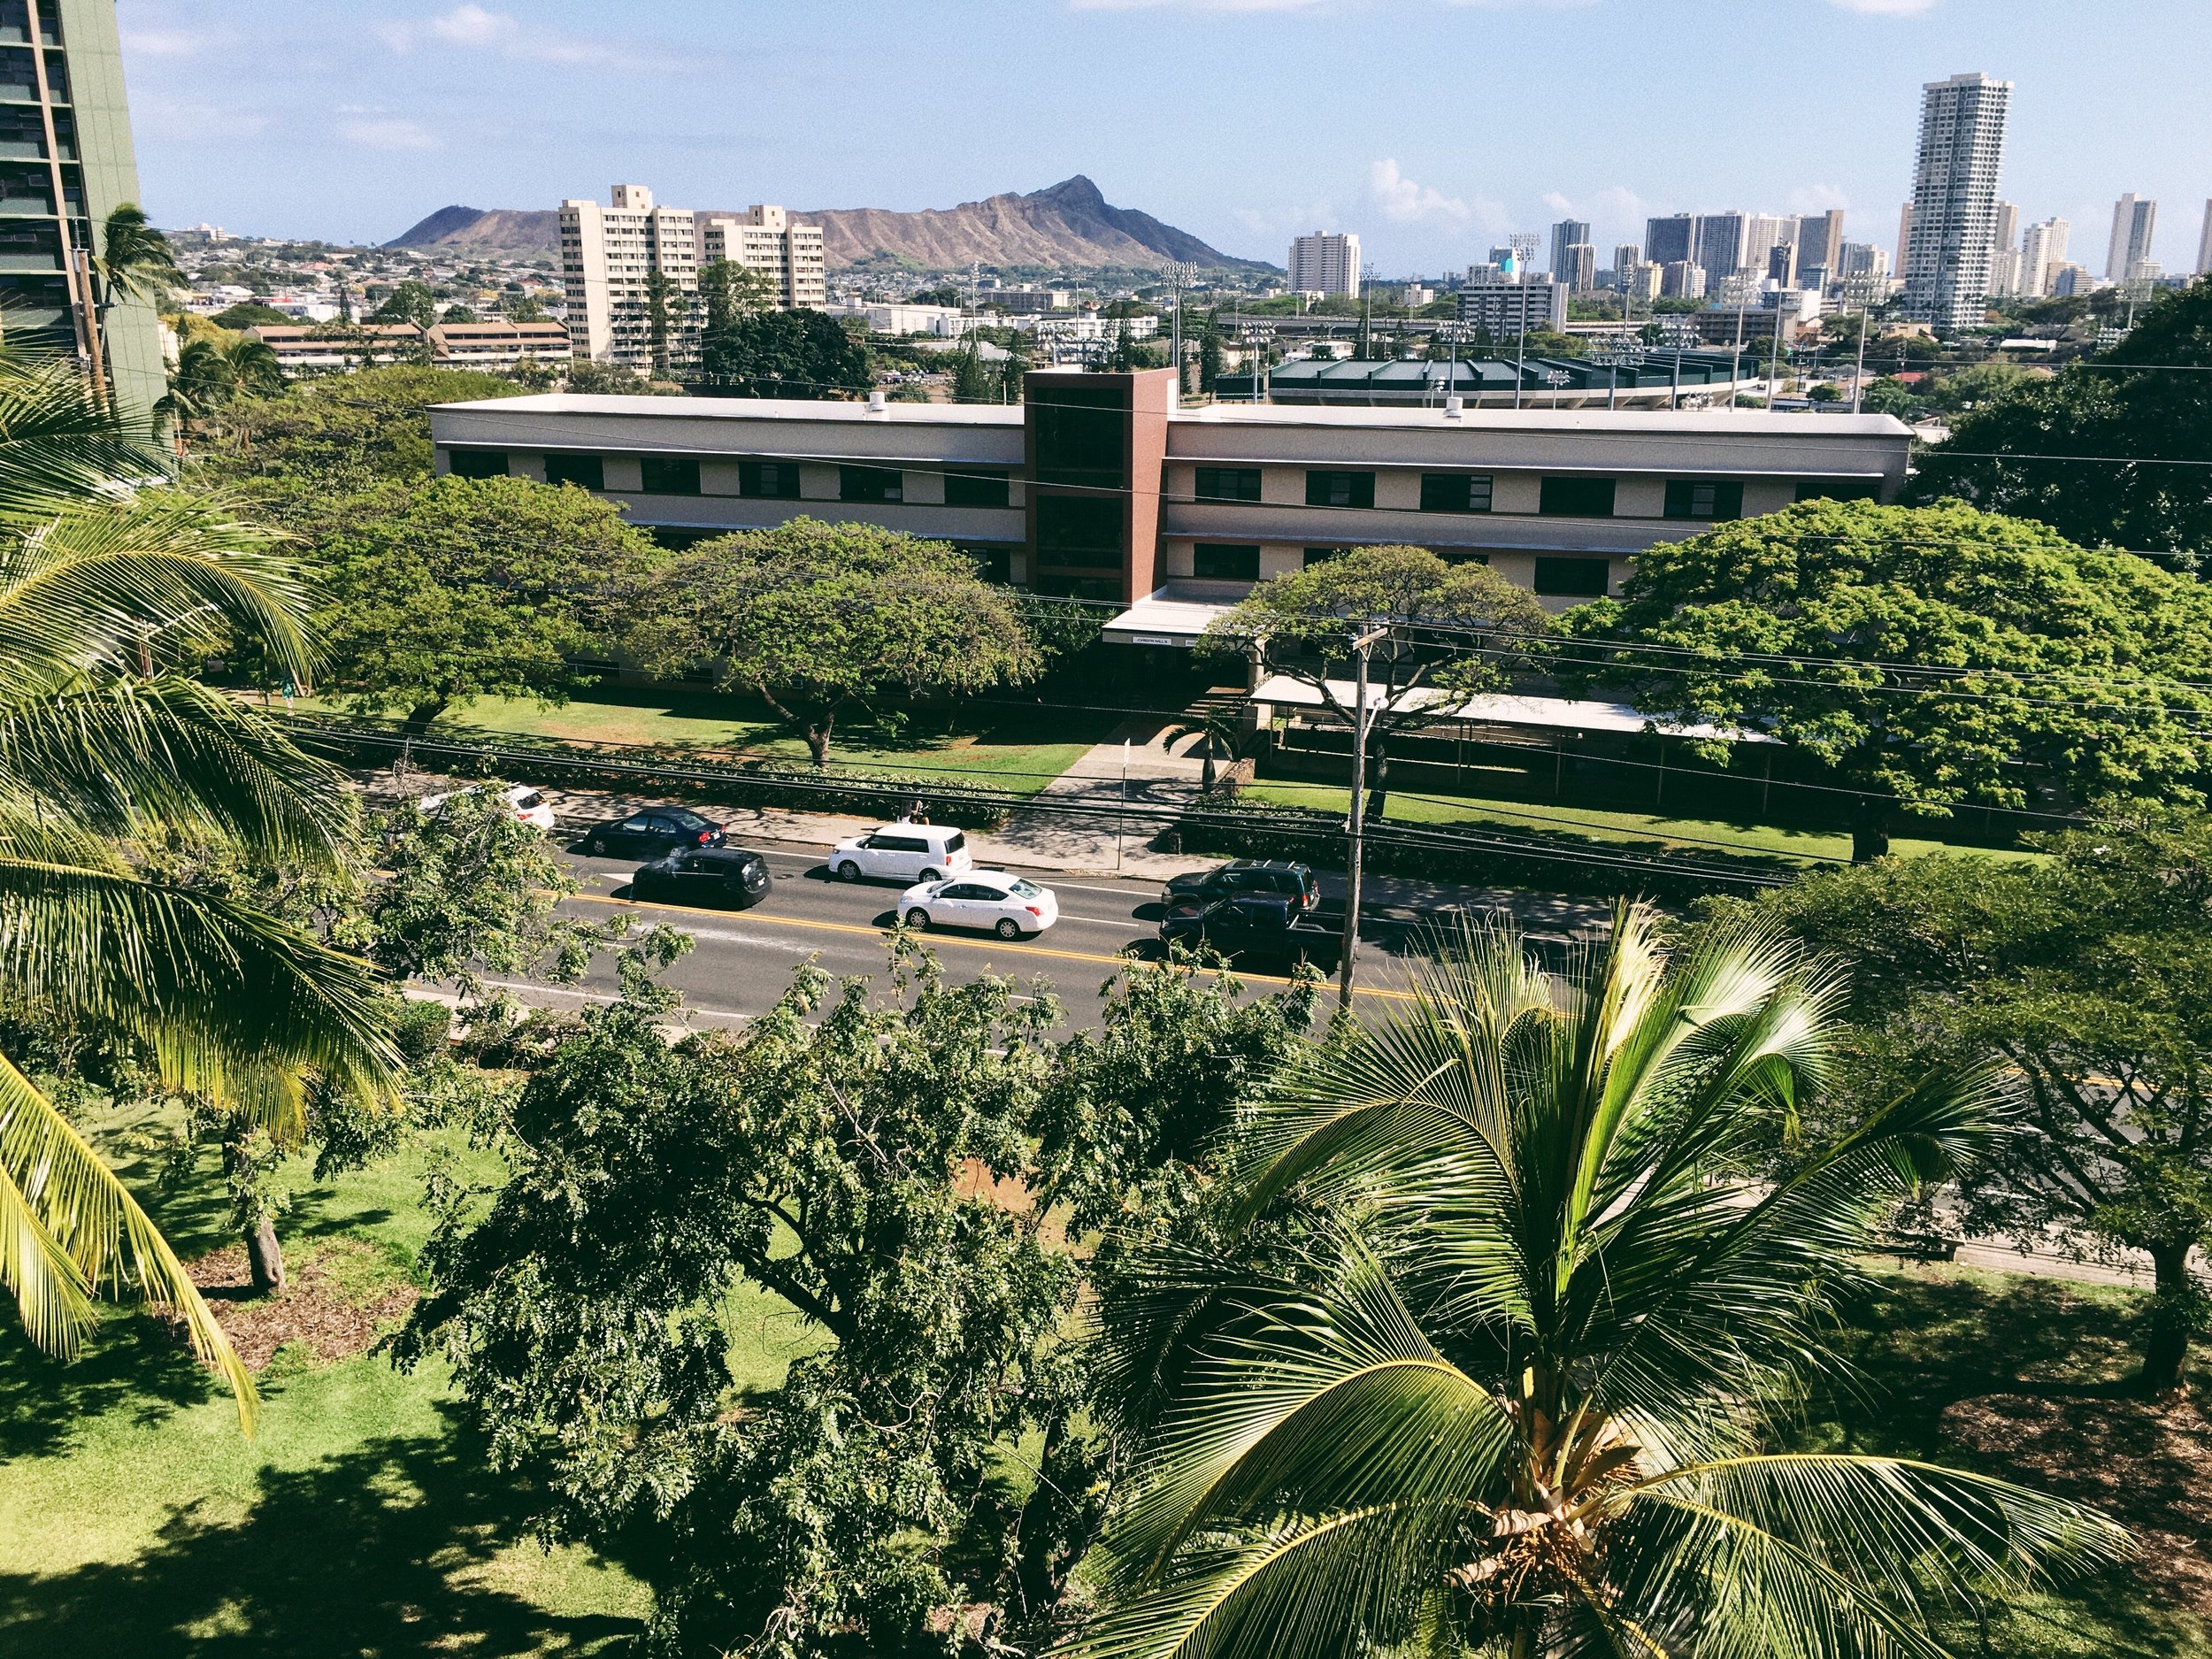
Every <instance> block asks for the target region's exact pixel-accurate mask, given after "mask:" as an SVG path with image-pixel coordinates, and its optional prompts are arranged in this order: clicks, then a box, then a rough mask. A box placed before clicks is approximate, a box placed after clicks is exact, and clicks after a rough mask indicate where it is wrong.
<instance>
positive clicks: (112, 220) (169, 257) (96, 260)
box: [92, 202, 185, 309]
mask: <svg viewBox="0 0 2212 1659" xmlns="http://www.w3.org/2000/svg"><path fill="white" fill-rule="evenodd" d="M92 269H93V272H94V273H95V274H96V276H98V277H99V279H100V281H101V284H102V286H103V287H104V288H106V289H107V295H106V300H105V304H112V303H114V302H115V301H116V300H117V299H119V298H123V299H135V300H144V301H145V302H146V303H149V304H152V303H155V302H157V301H158V300H159V299H160V298H161V296H162V293H163V291H164V290H165V289H167V288H182V287H184V286H185V275H184V273H183V272H182V271H180V270H179V269H178V268H177V257H176V255H175V254H174V253H173V251H171V250H170V247H169V239H168V238H167V237H166V236H165V235H163V234H161V233H160V232H159V231H157V230H156V229H155V228H154V227H153V226H152V225H150V224H149V223H148V222H147V219H146V213H145V210H144V209H142V207H140V206H139V205H138V204H137V203H135V202H123V203H119V204H117V206H116V208H115V210H114V211H112V212H111V213H110V214H109V215H108V216H107V219H105V221H104V222H103V224H102V225H101V227H100V251H99V252H98V253H97V254H96V255H95V256H94V257H93V259H92ZM104 308H105V306H103V309H104Z"/></svg>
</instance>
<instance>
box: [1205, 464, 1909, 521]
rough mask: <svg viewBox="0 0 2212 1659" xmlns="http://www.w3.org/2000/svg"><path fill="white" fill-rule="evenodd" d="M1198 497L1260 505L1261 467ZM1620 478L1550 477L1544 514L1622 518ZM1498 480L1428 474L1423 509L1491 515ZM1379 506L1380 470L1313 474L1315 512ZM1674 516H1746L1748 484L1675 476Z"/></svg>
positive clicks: (1210, 484) (1848, 487)
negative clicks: (1617, 497)
mask: <svg viewBox="0 0 2212 1659" xmlns="http://www.w3.org/2000/svg"><path fill="white" fill-rule="evenodd" d="M1196 471H1197V474H1198V476H1197V480H1196V488H1195V491H1194V494H1195V495H1196V496H1197V498H1198V499H1199V500H1200V501H1207V502H1256V501H1258V500H1259V499H1260V469H1259V468H1258V467H1256V466H1202V467H1199V468H1198V469H1196ZM1617 483H1618V480H1616V479H1610V478H1593V477H1589V476H1586V475H1581V474H1574V475H1569V476H1566V477H1560V478H1547V479H1545V480H1542V482H1541V484H1540V487H1539V489H1538V500H1537V509H1536V510H1537V511H1538V512H1540V513H1544V514H1548V515H1551V516H1555V517H1559V518H1612V517H1613V516H1614V508H1613V501H1614V494H1615V487H1616V485H1617ZM1491 488H1492V480H1491V478H1490V475H1489V474H1487V473H1485V472H1424V473H1422V474H1421V511H1423V512H1488V511H1490V507H1491ZM1796 494H1797V499H1798V500H1800V501H1810V500H1813V499H1814V498H1816V497H1833V498H1835V499H1839V500H1846V501H1851V500H1867V501H1870V500H1873V499H1874V498H1875V497H1876V495H1877V490H1876V487H1875V484H1874V482H1873V480H1838V481H1834V482H1831V481H1828V480H1816V479H1808V480H1802V481H1801V482H1800V483H1799V484H1798V486H1797V491H1796ZM1374 504H1375V475H1374V473H1372V472H1322V471H1318V470H1309V471H1308V472H1307V473H1306V505H1307V506H1309V507H1355V508H1370V509H1371V508H1372V507H1373V506H1374ZM1665 511H1666V516H1667V517H1668V518H1714V519H1722V518H1742V517H1743V485H1742V483H1741V482H1740V481H1737V480H1724V479H1702V478H1671V479H1669V480H1667V493H1666V509H1665Z"/></svg>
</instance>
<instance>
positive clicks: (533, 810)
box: [415, 783, 553, 834]
mask: <svg viewBox="0 0 2212 1659" xmlns="http://www.w3.org/2000/svg"><path fill="white" fill-rule="evenodd" d="M483 789H484V786H483V785H482V784H480V783H472V784H471V785H469V786H468V787H467V788H465V789H449V790H447V791H446V792H445V793H444V794H443V795H425V796H423V797H422V799H420V800H419V801H418V802H416V803H415V806H416V809H417V810H419V811H422V812H435V811H437V810H439V809H440V808H441V807H442V806H444V805H445V803H447V802H449V801H450V800H452V799H453V798H454V797H455V796H457V795H481V794H482V793H483ZM500 793H501V794H502V795H505V796H506V798H507V804H508V805H509V806H511V807H512V808H514V810H515V816H516V817H517V818H520V819H521V820H522V821H523V822H524V823H525V824H527V825H528V826H530V827H531V828H532V829H536V830H543V831H544V832H545V833H547V834H551V833H553V809H552V808H551V807H550V806H549V805H548V804H547V803H546V799H545V797H544V796H543V795H541V794H539V793H538V791H536V790H535V789H533V788H531V787H529V786H528V785H527V784H516V785H514V786H513V787H511V788H507V789H503V790H502V791H500Z"/></svg>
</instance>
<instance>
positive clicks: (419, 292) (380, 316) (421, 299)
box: [366, 277, 438, 328]
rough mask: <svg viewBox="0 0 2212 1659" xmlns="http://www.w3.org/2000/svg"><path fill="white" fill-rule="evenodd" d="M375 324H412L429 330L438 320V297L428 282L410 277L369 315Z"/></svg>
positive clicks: (368, 318)
mask: <svg viewBox="0 0 2212 1659" xmlns="http://www.w3.org/2000/svg"><path fill="white" fill-rule="evenodd" d="M366 320H367V321H369V322H373V323H412V324H414V325H415V326H416V327H418V328H427V327H429V326H430V325H431V324H433V323H434V322H436V321H437V320H438V296H437V293H436V291H435V290H434V288H431V286H430V285H429V284H428V283H427V282H421V281H418V280H415V279H414V278H413V277H410V278H408V279H407V280H405V281H404V282H402V283H401V284H400V285H399V286H398V287H396V288H394V289H393V290H392V291H391V292H390V293H389V294H388V295H386V296H385V297H384V303H382V304H381V305H379V306H378V307H377V308H376V309H375V310H374V311H371V312H370V313H369V314H368V317H367V319H366Z"/></svg>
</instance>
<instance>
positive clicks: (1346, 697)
mask: <svg viewBox="0 0 2212 1659" xmlns="http://www.w3.org/2000/svg"><path fill="white" fill-rule="evenodd" d="M1329 691H1330V695H1333V696H1334V697H1335V698H1336V700H1337V702H1338V703H1340V705H1342V706H1344V707H1346V708H1349V707H1350V706H1351V705H1352V703H1354V702H1356V700H1357V695H1356V687H1355V686H1354V684H1353V682H1352V681H1350V680H1331V681H1329ZM1252 701H1253V702H1255V703H1274V704H1278V705H1280V706H1282V707H1285V708H1294V709H1318V708H1321V707H1322V706H1324V705H1323V700H1322V696H1321V694H1320V692H1318V691H1317V690H1316V689H1315V688H1314V687H1311V686H1310V685H1308V684H1306V683H1305V682H1304V681H1302V680H1293V679H1292V678H1291V677H1290V676H1289V675H1287V674H1271V675H1270V676H1269V677H1268V678H1267V679H1265V680H1262V681H1261V682H1260V685H1259V687H1258V689H1256V691H1254V692H1253V693H1252ZM1367 701H1368V704H1369V706H1370V707H1371V708H1377V709H1380V708H1386V707H1387V708H1390V709H1392V710H1408V709H1426V710H1429V711H1431V712H1432V714H1433V715H1434V716H1435V718H1437V719H1439V720H1461V721H1465V722H1466V723H1468V724H1469V725H1471V726H1537V727H1540V728H1541V729H1543V730H1545V731H1551V732H1615V733H1630V732H1658V733H1663V734H1664V735H1665V736H1668V737H1686V738H1693V739H1696V740H1698V741H1707V742H1709V741H1716V740H1717V741H1721V742H1726V743H1772V742H1777V741H1779V740H1778V739H1776V738H1774V737H1771V736H1769V735H1768V734H1767V733H1764V732H1752V731H1747V730H1745V729H1744V728H1742V727H1740V726H1715V725H1713V724H1712V723H1711V722H1709V721H1706V720H1686V719H1683V718H1680V717H1679V716H1674V715H1651V714H1646V713H1644V712H1643V711H1642V710H1640V709H1638V708H1636V707H1635V705H1633V704H1632V703H1600V702H1597V701H1595V700H1594V699H1591V698H1586V697H1529V696H1521V695H1516V694H1514V693H1510V692H1500V693H1491V694H1488V695H1481V696H1473V697H1464V698H1460V697H1455V696H1454V695H1452V694H1451V693H1449V692H1447V691H1440V690H1438V689H1437V688H1436V687H1433V686H1423V687H1417V688H1416V689H1415V690H1413V691H1410V692H1407V693H1404V694H1402V695H1400V696H1399V697H1398V698H1397V700H1396V701H1395V702H1393V701H1391V699H1390V698H1389V696H1388V694H1387V693H1386V691H1385V689H1384V688H1383V687H1380V686H1370V687H1368V688H1367Z"/></svg>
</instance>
